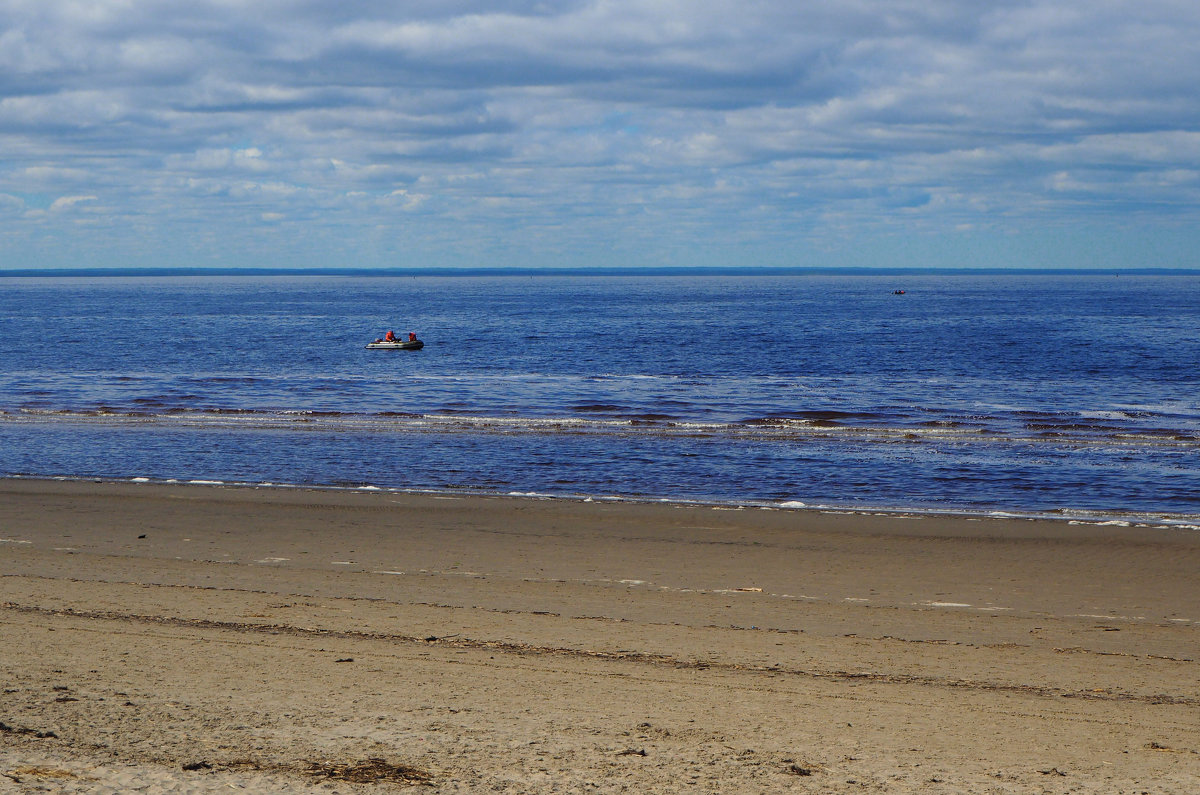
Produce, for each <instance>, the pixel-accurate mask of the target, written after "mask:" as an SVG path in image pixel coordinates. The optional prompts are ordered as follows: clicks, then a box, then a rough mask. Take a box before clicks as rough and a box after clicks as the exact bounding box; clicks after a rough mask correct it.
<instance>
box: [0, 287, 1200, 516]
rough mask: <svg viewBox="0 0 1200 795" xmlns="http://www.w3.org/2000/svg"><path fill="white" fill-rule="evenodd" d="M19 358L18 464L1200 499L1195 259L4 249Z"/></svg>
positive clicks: (1159, 501) (15, 388)
mask: <svg viewBox="0 0 1200 795" xmlns="http://www.w3.org/2000/svg"><path fill="white" fill-rule="evenodd" d="M898 288H903V289H904V290H905V291H906V292H905V294H904V295H895V294H893V290H895V289H898ZM388 328H393V329H395V330H396V331H397V333H399V334H405V333H407V332H408V331H410V330H412V331H415V332H417V333H418V335H419V336H420V337H421V338H422V339H423V340H424V341H425V343H426V347H425V348H424V350H421V351H417V352H411V351H410V352H403V351H401V352H394V351H368V350H365V349H364V348H363V346H364V344H365V343H367V342H368V341H370V340H373V339H374V338H376V337H378V336H381V335H382V333H383V332H384V331H385V330H386V329H388ZM0 363H2V372H0V475H7V476H18V475H19V476H35V477H78V478H83V477H99V478H133V477H145V478H150V479H158V480H165V479H177V480H220V481H226V482H245V483H261V482H271V483H282V484H301V485H328V486H364V485H369V486H378V487H383V488H388V487H392V488H412V489H432V490H440V489H453V490H480V491H486V492H499V493H509V492H536V493H543V494H556V495H585V496H609V495H618V496H624V497H633V498H649V499H658V498H668V499H697V500H711V501H719V502H736V503H749V504H754V503H766V504H778V503H789V504H790V503H796V502H803V503H805V504H807V505H830V506H842V507H859V508H904V509H917V510H981V511H988V510H1006V511H1023V512H1033V513H1045V512H1056V511H1057V512H1081V513H1088V512H1091V513H1094V514H1097V515H1103V516H1120V515H1126V514H1130V515H1148V514H1149V515H1170V516H1171V517H1172V518H1174V519H1177V520H1180V521H1190V520H1191V519H1190V518H1189V517H1194V516H1195V515H1197V514H1200V397H1198V396H1200V376H1198V374H1197V365H1198V363H1200V278H1197V277H1194V276H1113V275H1108V276H1104V275H1099V276H1096V275H1087V276H1084V275H1077V276H1042V275H1001V276H995V275H988V276H983V275H961V274H955V275H941V276H902V277H901V276H863V275H847V276H816V275H798V276H745V277H732V276H687V277H682V276H676V277H668V276H642V277H637V276H630V277H619V276H540V277H529V276H495V277H477V276H472V277H412V278H405V277H396V278H392V277H389V278H361V277H356V278H339V277H328V276H323V277H224V278H218V277H179V278H96V279H71V278H56V279H4V280H0Z"/></svg>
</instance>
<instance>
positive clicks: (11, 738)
mask: <svg viewBox="0 0 1200 795" xmlns="http://www.w3.org/2000/svg"><path fill="white" fill-rule="evenodd" d="M1197 572H1200V533H1198V532H1196V531H1194V530H1184V529H1165V528H1142V527H1125V526H1119V525H1094V524H1093V525H1082V524H1071V523H1068V522H1058V521H1040V520H1039V521H1033V520H1022V519H1011V518H996V519H992V518H986V519H970V518H962V517H949V518H944V517H910V516H885V515H856V514H848V513H825V512H819V511H807V510H794V511H791V510H789V511H781V510H758V509H741V510H734V509H720V508H712V507H703V506H678V505H669V504H653V505H644V504H630V503H610V502H570V501H560V500H540V499H530V498H502V497H483V496H463V497H458V496H432V495H402V494H395V493H388V492H368V491H357V492H356V491H315V490H314V491H309V490H283V489H270V488H233V487H219V486H198V485H190V486H185V485H152V484H135V483H91V482H87V483H73V482H54V481H34V480H5V481H0V669H2V670H3V672H4V676H3V678H4V683H3V694H2V695H0V791H2V792H9V791H11V792H129V791H140V792H213V791H226V790H228V789H230V788H234V789H245V790H249V791H256V792H310V791H311V792H331V791H332V792H386V791H397V790H404V789H405V788H407V787H423V788H432V789H433V790H434V791H437V792H446V793H451V792H463V793H474V792H512V793H549V792H631V793H669V792H721V793H725V792H728V793H775V792H812V793H842V792H847V793H850V792H854V793H858V792H889V793H891V792H898V793H905V792H922V793H924V792H933V793H939V792H945V793H963V792H970V793H975V792H979V793H1009V792H1012V793H1027V792H1049V793H1058V792H1063V793H1065V792H1098V793H1100V792H1103V793H1142V792H1147V793H1195V792H1198V791H1200V642H1198V641H1200V578H1198V577H1197Z"/></svg>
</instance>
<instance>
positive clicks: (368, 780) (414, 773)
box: [304, 758, 433, 784]
mask: <svg viewBox="0 0 1200 795" xmlns="http://www.w3.org/2000/svg"><path fill="white" fill-rule="evenodd" d="M304 772H305V773H306V774H307V775H309V776H313V777H314V778H328V779H334V780H336V781H347V782H350V783H352V784H376V783H379V782H392V783H395V784H429V783H431V782H432V781H433V776H432V775H431V774H430V773H428V772H426V771H424V770H421V769H419V768H415V767H411V766H410V765H398V764H393V763H391V762H388V761H387V760H386V759H379V758H371V759H363V760H360V761H357V762H309V763H308V767H307V768H306V769H305V770H304Z"/></svg>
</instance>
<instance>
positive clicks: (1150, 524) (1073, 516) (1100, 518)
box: [0, 474, 1200, 531]
mask: <svg viewBox="0 0 1200 795" xmlns="http://www.w3.org/2000/svg"><path fill="white" fill-rule="evenodd" d="M5 481H17V482H48V483H102V484H135V485H148V486H178V487H196V488H229V489H267V490H280V491H291V490H296V491H314V492H322V491H327V492H331V493H337V492H346V493H381V494H406V495H415V496H421V495H426V496H447V497H480V498H496V499H518V500H520V499H529V500H554V501H561V502H566V503H584V504H586V503H611V504H628V505H676V506H680V507H696V508H712V509H716V510H763V511H799V512H815V513H832V514H848V515H853V516H893V517H901V518H918V519H920V518H927V519H938V518H947V519H962V520H967V521H979V520H986V519H1011V520H1014V521H1029V522H1065V523H1067V524H1076V525H1082V526H1088V527H1104V526H1122V527H1136V528H1146V529H1159V530H1191V531H1196V530H1200V513H1197V514H1191V513H1178V512H1170V511H1129V510H1124V511H1122V510H1102V509H1090V508H1059V509H1056V510H1054V511H1033V510H1018V509H1007V508H996V507H993V508H984V507H980V508H941V509H938V508H929V507H904V506H887V505H846V504H834V503H828V504H826V503H818V502H812V503H808V502H804V501H801V500H782V501H770V500H722V499H715V498H714V499H703V498H690V497H649V496H625V495H620V494H581V493H554V492H538V491H484V490H466V489H438V488H403V487H396V486H376V485H371V484H364V485H360V486H350V485H345V486H342V485H326V484H311V483H281V482H273V481H263V482H249V481H245V482H243V481H232V480H216V479H200V478H198V479H190V480H183V479H179V478H162V479H155V478H148V477H141V476H134V477H119V478H117V477H94V476H68V475H20V474H8V475H0V484H2V483H4V482H5Z"/></svg>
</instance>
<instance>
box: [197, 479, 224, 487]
mask: <svg viewBox="0 0 1200 795" xmlns="http://www.w3.org/2000/svg"><path fill="white" fill-rule="evenodd" d="M188 483H191V484H193V485H196V486H224V485H225V481H223V480H189V481H188Z"/></svg>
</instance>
